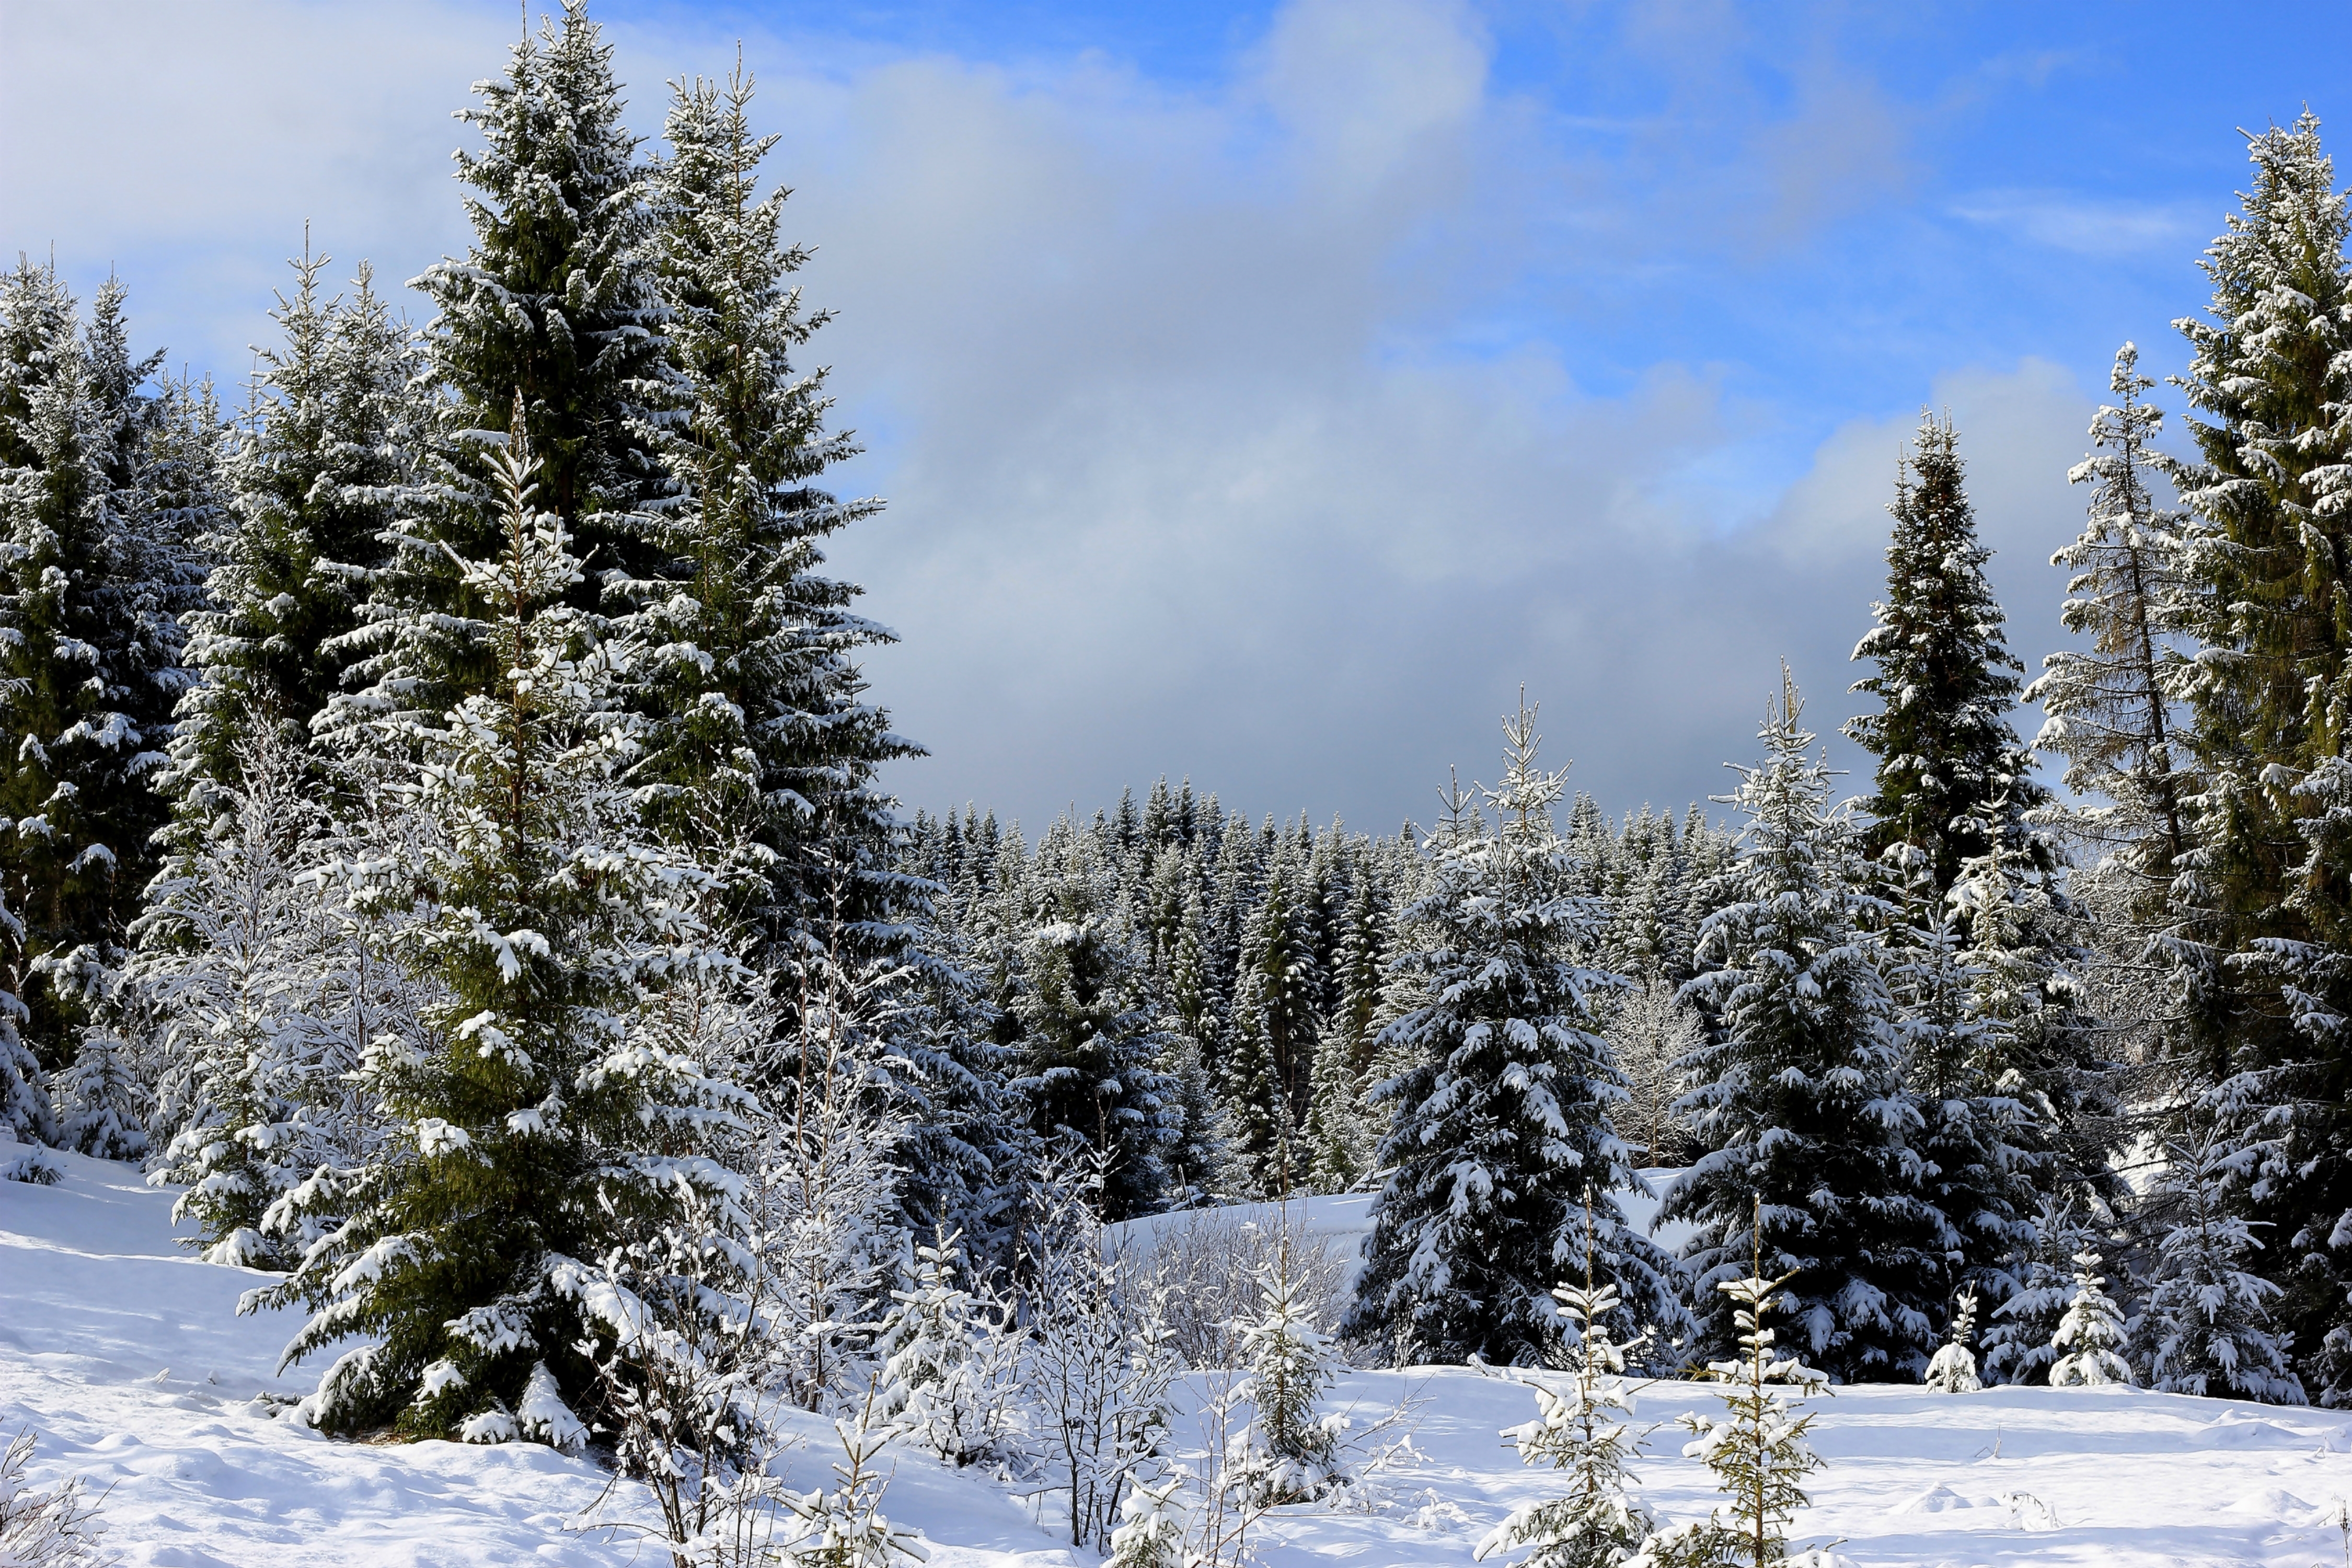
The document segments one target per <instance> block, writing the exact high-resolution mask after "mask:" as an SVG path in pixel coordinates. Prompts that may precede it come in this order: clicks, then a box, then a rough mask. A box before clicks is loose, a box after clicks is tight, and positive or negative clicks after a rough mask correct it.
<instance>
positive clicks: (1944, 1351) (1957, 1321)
mask: <svg viewBox="0 0 2352 1568" xmlns="http://www.w3.org/2000/svg"><path fill="white" fill-rule="evenodd" d="M1976 1327H1977V1294H1976V1292H1975V1291H1973V1290H1963V1291H1961V1292H1960V1295H1959V1299H1958V1300H1957V1301H1956V1302H1954V1303H1953V1306H1952V1337H1951V1338H1949V1339H1948V1340H1946V1341H1945V1342H1944V1343H1943V1347H1942V1348H1941V1349H1939V1350H1938V1351H1937V1352H1936V1354H1935V1356H1934V1357H1933V1359H1931V1360H1930V1361H1929V1362H1928V1363H1927V1386H1928V1388H1930V1389H1931V1390H1933V1391H1934V1392H1936V1393H1937V1394H1974V1393H1976V1392H1977V1390H1979V1389H1980V1388H1982V1387H1983V1386H1984V1382H1983V1380H1982V1379H1980V1378H1979V1377H1978V1376H1977V1352H1975V1351H1973V1350H1971V1349H1969V1336H1970V1335H1971V1334H1973V1333H1975V1332H1976Z"/></svg>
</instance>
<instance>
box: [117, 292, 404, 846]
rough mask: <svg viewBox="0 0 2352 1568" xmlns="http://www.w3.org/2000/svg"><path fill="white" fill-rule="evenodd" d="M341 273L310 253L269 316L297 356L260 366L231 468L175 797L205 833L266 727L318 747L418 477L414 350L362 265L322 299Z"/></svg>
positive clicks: (270, 354) (193, 625) (193, 632)
mask: <svg viewBox="0 0 2352 1568" xmlns="http://www.w3.org/2000/svg"><path fill="white" fill-rule="evenodd" d="M330 260H331V258H330V257H327V256H325V255H314V254H311V253H310V251H309V250H308V248H307V247H305V252H304V255H303V256H302V258H300V259H299V260H296V261H293V262H292V263H290V265H291V266H292V267H293V268H294V277H295V285H294V293H293V296H292V298H290V299H289V298H287V297H286V296H284V295H280V296H279V297H278V308H277V310H274V311H272V312H271V319H272V320H273V321H276V322H277V323H278V330H279V331H280V333H281V334H282V336H283V338H284V342H283V343H282V344H281V345H280V346H279V347H277V348H271V349H265V350H263V351H262V352H261V354H260V362H259V365H258V368H257V374H256V376H255V384H254V388H253V404H252V405H251V406H250V407H249V408H247V411H246V413H245V416H244V417H243V420H242V421H241V423H242V426H243V428H242V430H241V431H240V433H239V435H238V437H237V439H236V445H235V448H234V451H233V454H232V455H231V457H230V458H229V460H228V462H227V463H226V472H225V474H224V480H225V483H226V489H227V491H228V496H227V507H226V516H225V518H224V519H223V520H222V521H223V526H222V528H221V530H220V531H219V533H218V535H217V536H216V537H215V539H214V540H213V541H212V551H211V553H212V554H213V556H214V560H215V564H214V566H213V570H212V574H211V577H210V580H209V582H208V584H207V588H208V590H209V595H210V599H211V603H210V605H208V607H206V608H205V609H204V610H201V611H199V612H197V613H196V614H194V615H192V616H190V617H189V638H188V649H187V658H188V663H189V664H190V665H191V666H192V667H193V668H195V669H196V670H198V671H200V672H201V673H202V675H203V677H204V679H203V682H202V683H201V684H199V685H197V686H194V687H193V688H191V689H189V691H188V693H187V695H186V696H185V697H184V698H183V699H182V700H181V703H180V710H179V715H178V723H177V725H176V727H175V730H174V733H173V742H172V765H171V767H170V769H169V770H168V773H167V776H166V778H165V779H164V781H163V783H164V786H165V788H166V789H167V790H168V791H169V792H171V793H172V794H173V795H174V796H175V797H176V809H177V810H178V812H179V813H180V815H181V816H182V818H183V820H184V821H185V822H187V823H189V824H190V825H191V826H192V827H194V828H195V829H196V830H197V831H201V827H202V825H203V824H204V823H205V822H207V821H208V820H209V819H210V818H211V817H212V816H213V815H214V813H215V810H217V809H221V808H222V805H221V796H222V795H225V794H226V793H233V792H234V791H235V790H236V787H237V785H238V783H239V776H240V774H241V773H242V771H243V769H242V764H241V761H240V759H241V755H242V752H241V748H242V747H243V746H244V745H245V743H246V742H247V740H248V739H249V738H250V736H251V734H252V732H253V731H254V730H255V729H256V728H257V727H267V728H272V729H278V730H282V731H285V733H286V735H287V736H288V737H289V738H290V740H291V742H292V743H293V744H294V745H296V746H297V747H301V746H305V745H307V744H308V742H309V741H310V722H311V721H312V720H313V719H314V718H316V717H317V716H318V715H319V714H320V713H321V712H322V711H324V710H325V709H326V707H327V705H328V702H329V700H330V699H331V697H332V696H333V695H334V693H335V691H336V690H337V689H338V688H339V687H340V685H341V663H342V655H341V653H340V652H339V650H341V649H342V648H343V647H344V646H345V643H344V639H345V638H346V637H348V636H349V634H350V633H351V631H352V628H353V627H354V626H357V625H358V620H359V605H360V601H361V599H362V597H363V596H364V595H365V594H366V592H367V585H368V578H369V575H370V574H371V573H372V572H373V570H374V569H375V568H376V567H378V566H380V565H381V564H383V558H384V552H383V545H382V544H381V542H379V536H380V535H381V534H382V533H383V531H384V530H385V529H386V528H387V527H389V526H390V524H391V522H392V519H393V516H394V501H395V499H396V498H397V497H398V496H399V495H400V494H401V493H402V487H403V486H404V485H405V484H406V483H407V481H408V479H410V477H411V453H410V447H411V446H412V445H413V443H414V441H415V438H416V437H417V435H418V433H419V431H418V418H419V416H418V413H417V405H416V404H415V399H414V397H413V395H412V394H411V392H410V387H409V384H410V382H411V380H412V378H413V377H414V376H415V373H416V370H417V363H416V356H415V344H414V342H413V338H412V335H411V333H410V332H409V331H408V329H407V327H406V326H405V325H404V323H403V322H402V321H399V320H398V319H397V318H395V317H394V315H393V313H392V310H391V309H390V307H389V306H388V305H387V304H386V302H385V301H384V300H383V297H382V296H380V295H379V294H377V293H376V291H375V286H374V278H373V271H372V270H371V269H370V268H368V266H367V265H366V264H365V263H362V264H361V266H360V268H359V273H358V276H357V277H356V279H354V280H353V283H352V289H353V291H352V296H351V297H350V298H349V299H348V300H346V299H344V298H342V297H341V296H332V297H322V294H321V290H320V275H321V274H322V273H323V272H324V271H325V269H326V268H327V265H328V263H329V262H330ZM232 809H233V808H232Z"/></svg>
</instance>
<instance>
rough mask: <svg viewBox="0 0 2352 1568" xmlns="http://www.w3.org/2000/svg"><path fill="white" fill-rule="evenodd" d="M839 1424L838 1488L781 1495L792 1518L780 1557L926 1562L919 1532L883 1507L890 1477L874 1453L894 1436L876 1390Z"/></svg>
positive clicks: (877, 1564) (856, 1566)
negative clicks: (878, 1418) (880, 1412)
mask: <svg viewBox="0 0 2352 1568" xmlns="http://www.w3.org/2000/svg"><path fill="white" fill-rule="evenodd" d="M833 1429H834V1433H835V1436H838V1437H839V1438H840V1439H841V1451H842V1458H840V1459H838V1460H835V1463H834V1467H833V1477H834V1485H833V1487H832V1488H831V1489H818V1490H812V1491H805V1492H795V1491H784V1492H781V1493H779V1494H778V1498H779V1501H780V1502H781V1503H782V1510H783V1513H784V1514H785V1516H786V1517H787V1520H788V1521H789V1522H788V1523H786V1525H785V1527H784V1535H783V1538H782V1540H781V1541H780V1542H778V1543H777V1549H778V1555H779V1557H780V1559H781V1560H782V1562H785V1563H796V1564H805V1565H806V1568H893V1565H894V1564H896V1563H900V1562H913V1563H920V1562H923V1561H925V1560H926V1559H927V1558H928V1557H929V1553H928V1552H925V1551H924V1550H923V1548H922V1546H921V1545H920V1543H919V1542H918V1540H917V1538H916V1536H915V1534H914V1532H913V1531H905V1530H900V1529H898V1528H897V1527H896V1526H894V1525H892V1524H891V1522H890V1521H889V1520H888V1519H887V1518H886V1517H885V1516H884V1515H883V1512H882V1493H883V1489H885V1488H886V1487H887V1486H888V1485H889V1478H888V1477H887V1476H885V1475H883V1474H882V1473H881V1472H880V1471H879V1470H877V1468H875V1465H874V1458H875V1456H876V1455H877V1454H878V1453H880V1452H881V1450H882V1447H883V1445H885V1444H886V1443H887V1442H888V1441H889V1440H890V1429H889V1426H888V1425H887V1423H884V1424H880V1425H877V1424H876V1422H875V1420H874V1402H873V1398H872V1394H871V1392H870V1391H869V1393H868V1395H867V1398H866V1404H865V1405H864V1407H863V1409H862V1410H861V1411H860V1413H859V1414H858V1415H856V1416H842V1417H839V1418H837V1419H835V1422H834V1424H833Z"/></svg>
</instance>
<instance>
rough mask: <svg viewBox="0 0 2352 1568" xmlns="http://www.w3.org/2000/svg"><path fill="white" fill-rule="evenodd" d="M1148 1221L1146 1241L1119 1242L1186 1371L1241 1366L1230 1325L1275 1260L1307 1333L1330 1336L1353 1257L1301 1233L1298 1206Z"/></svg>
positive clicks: (1241, 1316)
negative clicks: (1156, 1303)
mask: <svg viewBox="0 0 2352 1568" xmlns="http://www.w3.org/2000/svg"><path fill="white" fill-rule="evenodd" d="M1149 1223H1150V1226H1151V1228H1150V1231H1149V1232H1148V1233H1146V1234H1147V1237H1148V1239H1144V1240H1140V1241H1135V1242H1131V1243H1129V1244H1127V1245H1128V1250H1129V1262H1130V1264H1131V1265H1132V1267H1134V1268H1136V1269H1138V1270H1139V1272H1140V1274H1141V1276H1142V1285H1143V1288H1144V1289H1146V1290H1148V1291H1149V1292H1150V1293H1151V1294H1152V1295H1153V1296H1155V1297H1157V1298H1158V1299H1159V1300H1160V1303H1161V1308H1160V1310H1161V1312H1162V1315H1163V1317H1164V1319H1165V1321H1166V1323H1167V1328H1168V1346H1169V1348H1170V1349H1171V1350H1172V1351H1174V1352H1176V1354H1177V1355H1178V1356H1179V1357H1181V1359H1182V1361H1183V1363H1184V1364H1185V1365H1186V1366H1187V1367H1190V1368H1192V1370H1193V1371H1195V1372H1200V1371H1205V1370H1208V1369H1210V1368H1213V1367H1217V1368H1223V1367H1238V1366H1239V1365H1241V1364H1242V1346H1241V1337H1240V1333H1239V1331H1238V1325H1239V1324H1240V1323H1241V1322H1242V1321H1244V1320H1245V1319H1247V1318H1248V1317H1249V1316H1250V1314H1251V1312H1252V1311H1253V1310H1255V1307H1256V1306H1257V1304H1258V1297H1259V1292H1260V1290H1261V1289H1262V1288H1263V1286H1262V1281H1263V1279H1264V1277H1265V1271H1266V1270H1267V1269H1268V1268H1272V1267H1273V1266H1274V1265H1275V1262H1276V1259H1277V1258H1280V1259H1281V1260H1282V1263H1283V1267H1284V1268H1285V1269H1286V1271H1287V1273H1288V1275H1289V1278H1290V1280H1291V1293H1292V1298H1293V1300H1296V1301H1297V1303H1298V1304H1299V1306H1300V1308H1301V1310H1304V1311H1305V1312H1306V1314H1307V1318H1308V1319H1309V1320H1310V1321H1312V1322H1313V1323H1314V1324H1315V1326H1316V1327H1317V1328H1318V1329H1321V1330H1323V1331H1327V1332H1328V1331H1331V1330H1332V1329H1334V1328H1335V1327H1336V1326H1337V1325H1338V1323H1339V1317H1340V1314H1341V1313H1342V1312H1344V1311H1345V1310H1346V1309H1347V1290H1346V1285H1347V1280H1348V1275H1349V1268H1350V1266H1351V1264H1352V1263H1353V1259H1352V1258H1349V1257H1348V1256H1346V1252H1345V1249H1344V1248H1343V1247H1341V1246H1339V1245H1335V1244H1333V1243H1332V1242H1331V1241H1330V1240H1328V1238H1326V1237H1320V1236H1318V1235H1317V1234H1315V1233H1314V1232H1313V1231H1311V1230H1309V1229H1308V1228H1307V1221H1306V1216H1305V1214H1304V1211H1303V1210H1301V1209H1297V1208H1293V1207H1292V1206H1290V1205H1286V1204H1283V1205H1276V1204H1266V1205H1255V1206H1253V1207H1250V1208H1246V1209H1234V1208H1207V1209H1187V1210H1184V1211H1183V1212H1181V1213H1179V1214H1171V1215H1160V1216H1158V1217H1156V1218H1154V1219H1153V1220H1151V1221H1150V1222H1149Z"/></svg>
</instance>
